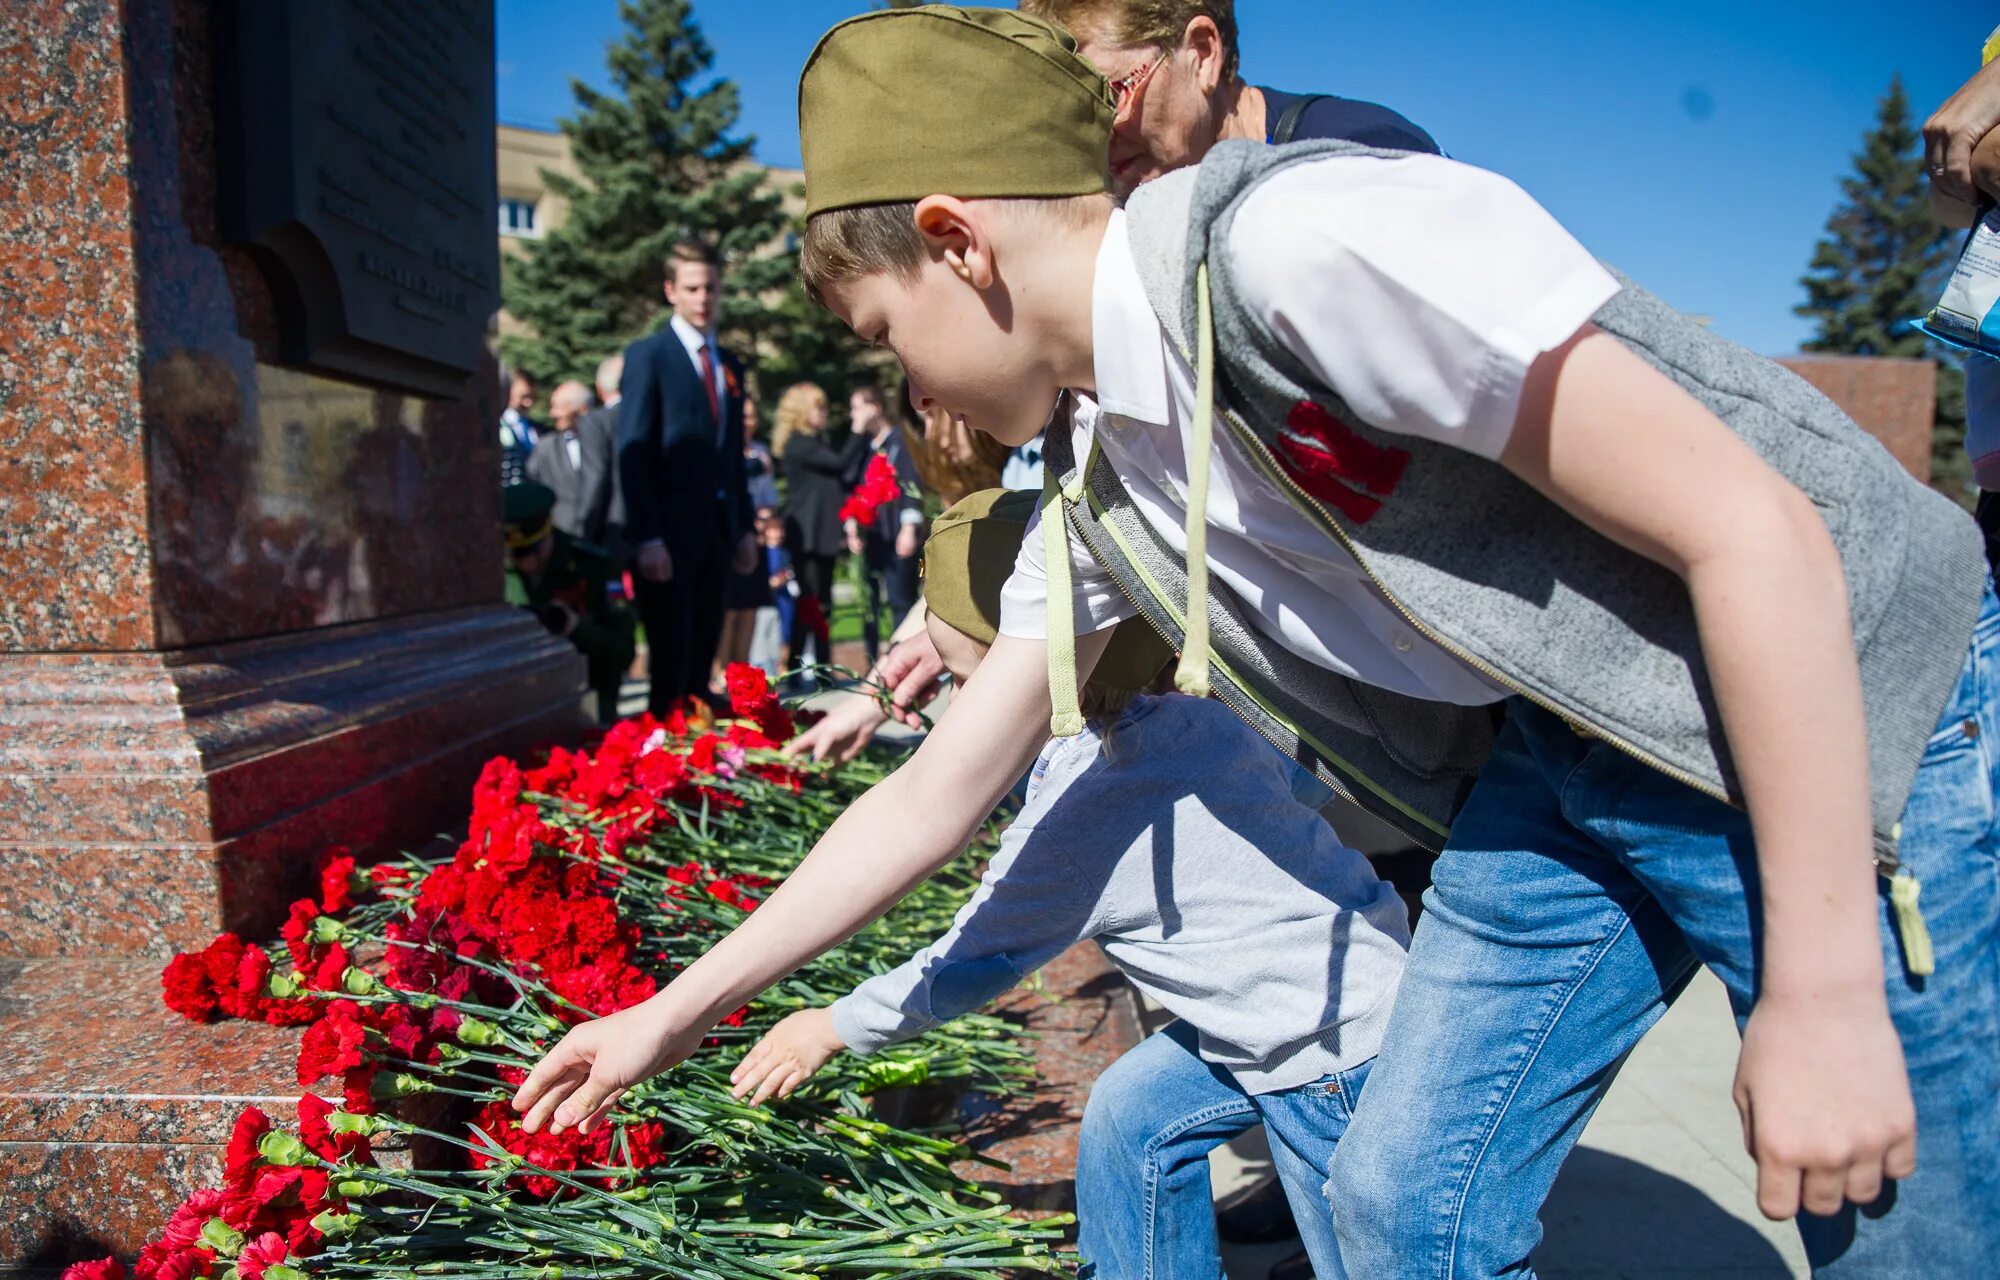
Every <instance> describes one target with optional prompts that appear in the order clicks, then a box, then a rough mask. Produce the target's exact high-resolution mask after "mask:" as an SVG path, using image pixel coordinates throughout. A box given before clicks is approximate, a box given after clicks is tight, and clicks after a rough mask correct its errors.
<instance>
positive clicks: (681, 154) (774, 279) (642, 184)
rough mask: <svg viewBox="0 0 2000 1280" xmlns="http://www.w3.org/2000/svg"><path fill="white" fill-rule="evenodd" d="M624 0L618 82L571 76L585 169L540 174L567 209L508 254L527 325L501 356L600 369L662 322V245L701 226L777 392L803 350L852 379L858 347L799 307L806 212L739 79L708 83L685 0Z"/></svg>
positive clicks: (747, 347) (742, 340)
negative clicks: (784, 180)
mask: <svg viewBox="0 0 2000 1280" xmlns="http://www.w3.org/2000/svg"><path fill="white" fill-rule="evenodd" d="M618 11H619V17H620V19H621V20H622V21H623V22H624V24H625V27H626V31H625V34H624V35H623V37H622V38H620V39H619V40H617V41H616V42H614V43H613V44H612V45H611V46H610V49H609V51H608V54H607V63H608V66H609V69H610V73H611V83H612V92H610V93H599V92H598V91H597V90H595V89H592V88H591V87H590V86H589V85H586V84H584V83H582V82H581V81H576V80H573V81H571V83H570V89H571V92H572V93H574V94H575V95H576V102H577V111H576V114H575V115H573V116H571V117H569V118H567V119H564V120H561V121H559V122H558V124H559V125H560V127H561V129H562V131H563V133H564V134H565V135H567V136H568V138H569V142H570V150H571V155H572V156H573V158H574V160H575V163H576V166H577V169H578V171H579V172H580V174H581V178H580V179H577V178H572V177H569V176H567V175H564V174H558V173H545V174H544V177H545V178H546V180H547V182H548V189H549V190H550V191H551V192H553V193H554V194H556V195H558V196H561V197H563V198H564V199H566V200H568V201H569V216H568V218H567V220H566V221H565V222H564V223H563V225H562V226H561V227H559V228H556V229H554V230H552V231H550V232H549V233H548V234H547V235H546V236H545V237H543V238H542V239H541V240H539V241H535V242H532V243H530V244H528V245H526V246H525V248H526V250H527V252H526V253H525V254H523V255H522V256H520V257H518V258H515V257H509V258H508V259H507V261H506V265H505V284H504V287H505V297H506V303H507V309H508V311H510V312H511V313H513V315H514V316H515V317H516V318H517V319H519V320H521V321H523V322H524V323H525V324H526V325H527V326H528V327H529V329H530V330H531V331H532V332H531V333H529V334H525V335H521V336H510V337H507V338H503V339H502V340H501V354H502V355H503V356H504V357H505V358H506V359H507V361H508V362H509V363H510V364H514V365H517V366H519V367H522V368H525V369H527V370H529V371H530V372H532V373H534V374H535V375H537V376H538V377H540V378H542V379H545V380H546V379H556V378H578V379H581V380H582V381H584V382H586V383H587V382H589V381H590V377H591V373H592V371H593V370H594V369H595V367H596V364H597V362H598V361H599V360H601V359H603V358H604V357H605V356H608V355H611V354H613V353H615V352H618V351H620V350H623V349H624V347H625V346H626V344H628V343H629V342H631V341H632V340H633V339H635V338H638V337H641V336H643V335H644V334H646V333H649V332H651V331H653V330H654V329H657V328H659V327H660V326H662V325H664V324H666V323H667V320H668V317H669V312H668V309H667V305H666V301H665V299H664V298H663V297H662V295H661V284H662V281H663V279H664V271H665V261H666V254H667V250H668V249H669V248H670V247H671V246H672V245H673V243H674V242H675V241H676V240H680V239H692V240H697V241H702V242H704V243H707V244H709V245H711V246H714V247H715V248H717V249H718V250H720V252H721V253H722V255H723V259H724V263H725V273H726V274H725V281H724V285H725V288H724V294H723V303H722V309H721V314H720V317H719V320H718V328H719V330H720V336H721V338H722V341H723V343H724V345H727V346H730V347H732V348H734V349H735V350H737V351H738V352H739V353H740V354H742V355H743V356H744V357H745V359H746V360H747V361H748V362H749V364H750V366H751V368H752V370H753V376H754V377H756V380H757V382H758V384H759V385H760V389H768V390H766V399H767V400H768V399H769V396H770V394H772V393H774V390H775V388H774V387H773V385H772V384H773V378H772V376H771V375H772V374H773V373H778V374H780V375H782V376H785V377H787V378H788V379H789V377H790V376H791V375H792V374H794V373H795V372H797V371H798V370H799V369H800V368H802V367H805V366H803V365H802V363H801V361H802V357H807V356H808V355H809V356H810V359H811V360H812V361H813V362H814V363H813V364H812V365H811V370H812V372H813V373H815V374H817V375H818V376H821V377H825V378H828V379H829V380H830V381H832V382H834V383H835V384H836V385H840V384H844V382H845V381H846V380H847V374H846V372H845V370H846V368H847V366H849V365H851V364H852V362H853V359H854V357H855V355H856V354H857V353H858V352H859V351H860V350H861V348H860V345H859V344H858V343H856V342H854V341H853V339H852V338H851V337H846V338H845V344H844V345H843V343H842V341H841V340H840V339H841V337H842V336H844V330H843V331H842V334H840V335H836V334H834V333H832V332H831V331H830V330H829V329H828V326H829V325H832V326H835V327H838V326H839V322H838V321H837V320H834V319H833V318H832V317H831V316H828V315H826V314H825V313H824V312H820V311H817V310H810V311H809V310H807V309H806V308H804V307H802V306H801V305H799V304H802V303H804V301H805V299H804V298H803V297H802V296H800V295H799V290H798V287H797V284H796V280H797V275H798V262H797V249H796V245H797V240H796V235H795V234H793V235H790V236H788V235H787V232H793V233H795V232H796V226H795V225H794V223H793V220H791V219H789V218H788V217H787V216H786V213H785V211H784V207H783V204H784V202H783V193H782V192H780V191H779V190H777V189H775V188H774V187H773V185H772V184H771V183H770V181H769V180H768V174H767V171H766V170H765V169H764V168H763V167H762V166H761V165H758V164H757V163H756V162H755V160H754V159H753V158H752V147H753V145H754V141H755V140H754V139H753V138H751V137H748V136H733V135H732V132H731V131H732V130H733V129H734V127H735V125H736V122H737V119H738V115H739V101H738V95H737V90H736V86H735V84H733V83H732V82H731V81H729V80H727V79H715V80H712V81H708V82H707V83H701V80H702V77H704V76H705V75H706V73H707V72H708V70H709V68H710V67H711V66H712V65H713V63H714V53H713V51H712V50H711V49H710V47H709V45H708V42H707V41H706V40H705V39H704V38H703V37H702V33H701V29H700V27H699V25H698V24H697V23H696V21H695V18H694V14H693V6H692V4H691V3H690V0H621V3H620V4H619V6H618ZM766 365H769V366H771V368H769V369H766V368H764V367H763V366H766ZM833 389H834V388H832V387H830V388H829V390H830V391H831V390H833Z"/></svg>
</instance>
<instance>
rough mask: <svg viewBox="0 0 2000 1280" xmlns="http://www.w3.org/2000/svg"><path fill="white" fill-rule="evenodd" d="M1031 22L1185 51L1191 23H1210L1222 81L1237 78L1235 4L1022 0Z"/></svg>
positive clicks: (1218, 0)
mask: <svg viewBox="0 0 2000 1280" xmlns="http://www.w3.org/2000/svg"><path fill="white" fill-rule="evenodd" d="M1021 12H1022V13H1025V14H1027V15H1028V16H1029V17H1031V18H1040V19H1042V20H1043V21H1045V22H1053V23H1055V24H1056V25H1057V26H1062V27H1068V28H1069V29H1070V30H1071V31H1072V32H1074V33H1075V34H1076V35H1077V37H1078V38H1079V39H1083V38H1085V37H1086V35H1096V36H1101V37H1103V38H1104V39H1106V40H1108V41H1110V42H1111V43H1112V44H1115V45H1117V46H1119V47H1120V48H1125V49H1136V48H1152V49H1160V50H1164V51H1166V52H1172V51H1173V50H1175V49H1178V48H1180V44H1181V37H1182V36H1183V35H1184V34H1186V32H1187V27H1188V23H1190V22H1193V21H1194V20H1195V19H1196V18H1207V19H1208V20H1209V21H1210V22H1213V23H1214V24H1215V29H1216V31H1218V32H1219V33H1221V36H1222V78H1223V80H1224V81H1228V80H1231V79H1233V78H1234V77H1235V75H1236V0H1021Z"/></svg>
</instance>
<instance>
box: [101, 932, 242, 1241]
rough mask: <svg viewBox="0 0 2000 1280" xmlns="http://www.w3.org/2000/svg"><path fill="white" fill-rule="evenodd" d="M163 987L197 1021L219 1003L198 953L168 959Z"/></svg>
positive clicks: (177, 1008)
mask: <svg viewBox="0 0 2000 1280" xmlns="http://www.w3.org/2000/svg"><path fill="white" fill-rule="evenodd" d="M160 987H161V990H162V992H163V993H164V994H165V996H166V1001H167V1008H169V1009H172V1010H173V1011H174V1012H175V1013H178V1014H180V1015H181V1016H182V1017H184V1018H189V1019H191V1020H193V1021H195V1022H207V1021H208V1020H209V1019H210V1018H212V1017H214V1016H215V1011H216V1010H217V1009H218V1008H219V1007H220V1004H219V1002H218V1001H217V999H216V990H215V984H214V983H212V982H210V981H209V980H208V966H207V965H206V964H204V963H202V958H201V956H200V955H199V954H193V953H185V952H184V953H182V954H181V955H177V956H175V957H174V958H173V959H171V960H169V961H167V967H166V968H165V969H164V970H162V971H161V973H160ZM78 1265H79V1266H81V1265H82V1264H81V1263H79V1264H78Z"/></svg>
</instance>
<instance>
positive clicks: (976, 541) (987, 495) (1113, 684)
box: [923, 489, 1174, 689]
mask: <svg viewBox="0 0 2000 1280" xmlns="http://www.w3.org/2000/svg"><path fill="white" fill-rule="evenodd" d="M1035 499H1036V495H1035V494H1033V493H1027V492H1023V491H1019V490H1012V489H983V490H981V491H980V492H978V493H975V494H973V495H971V496H970V497H967V498H964V499H962V500H961V501H959V502H957V503H955V504H954V505H953V506H952V507H951V509H950V510H948V511H946V512H945V513H944V514H943V515H941V516H939V517H938V518H937V519H936V520H935V521H933V522H932V524H931V536H930V537H929V538H928V539H926V540H925V542H924V564H923V571H924V607H925V608H927V609H929V610H930V611H931V612H932V613H934V614H936V615H937V617H938V620H939V621H941V622H945V623H948V624H950V625H951V626H952V627H953V628H955V629H956V630H959V631H962V632H964V633H965V634H966V635H968V636H971V637H972V638H973V639H974V640H977V641H979V642H980V643H982V644H992V643H993V639H994V637H995V636H997V635H999V634H1000V589H1001V588H1002V587H1003V586H1005V585H1006V583H1007V578H1008V576H1009V575H1010V574H1012V573H1013V572H1014V557H1015V555H1016V554H1017V553H1019V551H1020V550H1021V537H1022V535H1023V534H1024V533H1025V532H1026V531H1027V528H1028V521H1029V519H1030V518H1032V517H1033V516H1034V514H1035V506H1036V502H1035ZM1173 657H1174V651H1173V649H1171V648H1170V647H1168V645H1167V642H1166V641H1164V640H1162V639H1161V638H1160V636H1159V633H1158V632H1156V631H1154V630H1153V628H1152V627H1151V626H1150V625H1149V624H1148V623H1147V622H1146V620H1145V619H1144V618H1131V619H1128V620H1127V621H1124V622H1121V623H1119V624H1118V630H1117V632H1116V633H1115V634H1114V635H1113V636H1112V637H1111V645H1110V647H1109V648H1107V649H1106V650H1105V651H1104V656H1103V657H1102V658H1100V659H1099V660H1098V663H1097V670H1096V671H1094V672H1092V673H1091V677H1090V680H1089V682H1088V683H1090V684H1094V685H1099V686H1101V687H1103V688H1106V689H1144V688H1146V687H1147V686H1149V685H1151V684H1152V683H1153V680H1154V679H1155V678H1156V677H1157V676H1158V675H1159V674H1160V670H1161V668H1163V667H1165V666H1166V665H1167V664H1168V663H1169V662H1171V661H1173Z"/></svg>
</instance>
